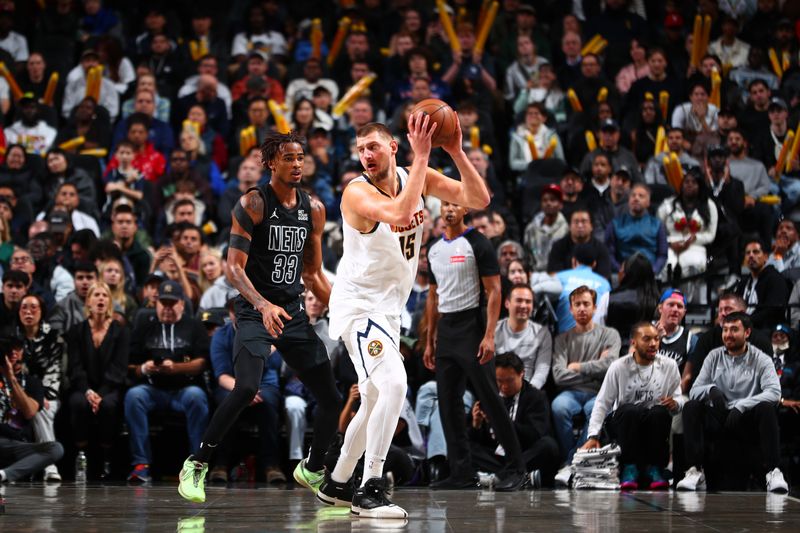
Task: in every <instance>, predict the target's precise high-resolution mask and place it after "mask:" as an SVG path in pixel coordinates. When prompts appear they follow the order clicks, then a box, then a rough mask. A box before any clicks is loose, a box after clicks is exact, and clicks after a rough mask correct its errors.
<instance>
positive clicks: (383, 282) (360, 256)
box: [330, 167, 425, 339]
mask: <svg viewBox="0 0 800 533" xmlns="http://www.w3.org/2000/svg"><path fill="white" fill-rule="evenodd" d="M397 180H398V181H399V184H400V189H399V190H402V188H404V187H405V186H406V181H407V180H408V171H407V170H406V169H405V168H400V167H399V168H398V169H397ZM359 181H360V182H366V183H371V182H370V181H369V179H368V178H367V177H366V176H364V175H361V176H359V177H358V178H355V179H354V180H353V182H359ZM378 190H379V192H381V194H385V193H383V191H380V189H378ZM424 206H425V203H424V201H423V199H422V197H420V198H419V201H418V203H417V209H416V211H415V213H414V216H412V217H411V220H409V223H408V225H406V226H402V227H398V226H392V225H390V224H386V223H385V222H377V223H376V224H375V227H374V228H373V229H372V231H370V232H368V233H362V232H360V231H358V230H357V229H355V228H353V227H352V226H350V225H349V224H348V223H347V220H344V219H343V220H342V230H343V234H344V254H343V255H342V260H341V261H340V262H339V267H338V269H337V271H336V281H335V283H334V284H333V289H332V291H331V299H330V308H331V315H330V336H331V338H334V339H335V338H337V337H340V336H342V334H343V333H345V332H346V331H347V330H348V329H349V328H350V326H351V324H352V323H353V321H354V320H357V319H359V318H364V317H368V316H370V315H376V314H381V315H386V316H389V317H397V319H398V321H399V317H400V314H401V313H402V310H403V307H404V306H405V304H406V300H408V297H409V295H410V294H411V288H412V287H413V285H414V278H415V276H416V274H417V263H418V261H419V249H420V246H421V244H422V222H423V219H424V215H423V208H424ZM398 334H399V332H398Z"/></svg>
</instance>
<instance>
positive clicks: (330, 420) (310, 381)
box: [297, 361, 342, 472]
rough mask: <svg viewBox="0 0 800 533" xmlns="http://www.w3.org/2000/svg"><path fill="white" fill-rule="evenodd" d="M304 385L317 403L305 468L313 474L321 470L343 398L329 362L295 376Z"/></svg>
mask: <svg viewBox="0 0 800 533" xmlns="http://www.w3.org/2000/svg"><path fill="white" fill-rule="evenodd" d="M297 375H298V377H299V378H300V381H302V382H303V385H305V386H306V388H307V389H308V390H309V391H311V394H313V395H314V398H316V400H317V408H316V410H315V412H314V437H313V439H312V441H311V451H310V453H309V456H308V462H307V463H306V466H307V467H308V469H309V470H312V471H314V472H316V471H318V470H322V467H323V466H324V463H325V453H326V452H327V451H328V447H329V446H330V444H331V440H332V439H333V436H334V435H335V434H336V428H337V426H338V424H339V412H340V410H341V403H342V397H341V396H340V395H339V391H338V390H336V380H335V379H334V377H333V369H332V368H331V363H330V361H326V362H324V363H322V364H321V365H317V366H315V367H313V368H309V369H308V370H304V371H302V372H298V373H297Z"/></svg>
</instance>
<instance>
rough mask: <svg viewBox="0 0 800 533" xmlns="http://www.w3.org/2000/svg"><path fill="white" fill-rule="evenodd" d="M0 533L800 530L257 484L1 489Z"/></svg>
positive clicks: (705, 512)
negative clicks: (364, 507) (384, 510)
mask: <svg viewBox="0 0 800 533" xmlns="http://www.w3.org/2000/svg"><path fill="white" fill-rule="evenodd" d="M0 494H3V495H4V496H5V499H6V509H5V514H3V515H0V531H2V532H51V531H59V532H60V531H65V532H79V533H92V532H98V533H106V532H115V533H116V532H123V531H186V532H194V533H200V532H204V531H208V532H210V531H319V532H329V531H330V532H339V531H342V532H344V531H382V530H391V529H394V530H398V531H409V532H434V533H445V532H455V533H468V532H479V533H493V532H515V533H516V532H528V531H531V532H533V531H544V532H558V531H578V532H590V533H594V532H597V533H615V532H624V533H628V532H634V531H669V530H674V531H679V532H681V533H690V532H694V531H724V532H726V533H727V532H735V531H756V532H762V531H787V532H788V531H792V532H795V533H796V532H798V531H800V500H798V499H797V498H794V497H792V496H787V495H776V494H766V493H707V494H704V493H675V492H661V493H655V492H636V493H630V494H625V493H619V492H595V491H592V492H586V491H581V492H577V491H525V492H516V493H495V492H492V491H469V492H464V491H461V492H455V491H445V492H432V491H430V490H427V489H401V490H398V491H396V492H395V495H394V501H395V502H396V503H397V504H399V505H402V506H403V507H405V508H406V510H407V511H408V512H409V518H408V521H407V523H404V522H403V521H387V520H383V521H377V520H363V519H358V518H351V517H350V516H349V510H348V509H337V508H323V507H322V506H321V505H318V504H317V502H316V500H315V499H314V498H313V497H312V495H311V493H310V492H309V491H307V490H304V489H303V490H301V489H296V490H287V489H278V488H262V487H259V486H253V485H250V486H246V487H241V488H240V487H232V488H217V487H211V488H209V489H208V490H207V495H208V499H207V501H206V503H205V504H202V505H194V504H190V503H187V502H185V501H183V500H182V499H181V498H180V496H178V493H177V491H176V489H175V486H174V485H167V484H157V485H153V486H142V487H133V486H130V487H129V486H124V485H103V486H101V485H91V484H90V485H88V486H85V487H81V486H76V485H74V484H72V483H64V484H62V485H60V486H54V485H43V484H41V483H19V484H15V485H5V486H2V487H0Z"/></svg>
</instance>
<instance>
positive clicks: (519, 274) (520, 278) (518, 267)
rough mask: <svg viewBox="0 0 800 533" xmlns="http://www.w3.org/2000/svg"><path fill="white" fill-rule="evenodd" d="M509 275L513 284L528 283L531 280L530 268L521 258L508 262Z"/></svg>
mask: <svg viewBox="0 0 800 533" xmlns="http://www.w3.org/2000/svg"><path fill="white" fill-rule="evenodd" d="M507 277H508V281H510V282H511V285H520V284H522V285H527V284H528V282H529V281H530V269H529V268H528V267H527V265H525V262H524V261H522V260H521V259H512V260H511V262H510V263H509V264H508V274H507Z"/></svg>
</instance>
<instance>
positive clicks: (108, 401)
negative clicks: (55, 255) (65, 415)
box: [67, 281, 130, 479]
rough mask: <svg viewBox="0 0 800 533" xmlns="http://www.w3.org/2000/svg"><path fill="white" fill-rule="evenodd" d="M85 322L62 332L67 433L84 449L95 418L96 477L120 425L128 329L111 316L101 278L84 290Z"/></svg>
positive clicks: (106, 466)
mask: <svg viewBox="0 0 800 533" xmlns="http://www.w3.org/2000/svg"><path fill="white" fill-rule="evenodd" d="M85 312H86V320H84V321H83V322H80V323H79V324H76V325H75V326H73V327H72V329H70V330H69V332H68V333H67V348H68V352H69V358H68V362H69V363H68V366H69V377H70V386H71V392H70V395H69V405H70V415H71V416H70V419H71V422H72V435H73V439H74V441H75V446H76V447H77V448H78V450H81V451H86V450H87V449H88V448H89V441H90V438H91V435H92V432H91V431H90V424H91V423H92V422H96V423H97V426H98V431H97V437H98V440H99V445H100V449H101V450H102V469H101V470H100V478H101V479H108V478H109V476H110V475H111V456H112V454H111V452H112V446H113V444H114V437H115V435H116V431H117V426H118V425H119V409H118V407H119V400H120V393H121V391H122V389H123V387H124V386H125V375H126V373H127V371H128V355H129V351H130V332H129V331H128V328H127V327H125V326H123V325H122V324H120V323H119V322H117V321H116V320H114V319H113V316H114V305H113V303H112V300H111V289H110V288H109V286H108V285H107V284H105V283H104V282H102V281H98V282H96V283H94V284H93V285H92V286H91V287H90V288H89V292H88V293H87V294H86V306H85Z"/></svg>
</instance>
